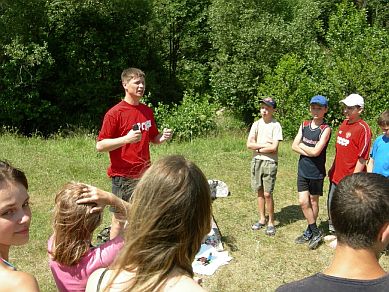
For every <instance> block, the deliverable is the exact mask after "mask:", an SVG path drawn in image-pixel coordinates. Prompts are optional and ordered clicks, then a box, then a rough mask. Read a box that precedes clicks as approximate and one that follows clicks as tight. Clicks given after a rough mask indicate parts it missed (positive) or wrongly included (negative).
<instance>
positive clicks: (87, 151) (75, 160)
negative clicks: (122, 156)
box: [0, 129, 389, 291]
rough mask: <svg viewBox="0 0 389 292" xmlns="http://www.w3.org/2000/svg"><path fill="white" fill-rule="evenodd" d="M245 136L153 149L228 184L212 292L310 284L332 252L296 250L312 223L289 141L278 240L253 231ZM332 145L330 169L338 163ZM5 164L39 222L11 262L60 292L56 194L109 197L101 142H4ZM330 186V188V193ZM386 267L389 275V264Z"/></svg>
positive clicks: (219, 207)
mask: <svg viewBox="0 0 389 292" xmlns="http://www.w3.org/2000/svg"><path fill="white" fill-rule="evenodd" d="M246 135H247V131H246V129H242V131H241V132H231V133H229V134H226V133H220V134H218V135H217V136H214V137H207V138H202V139H195V140H193V141H192V142H185V143H174V142H171V143H168V144H163V145H160V146H152V147H151V152H152V160H155V159H158V158H159V157H162V156H164V155H168V154H182V155H184V156H185V157H187V158H188V159H191V160H193V161H194V162H196V163H197V164H198V165H199V167H200V168H201V169H202V170H203V171H204V173H205V174H206V176H207V177H208V178H217V179H220V180H223V181H225V182H226V183H227V184H228V186H229V188H230V191H231V195H230V196H229V197H227V198H220V199H217V200H216V201H215V202H214V203H213V210H214V215H215V217H216V220H217V222H218V224H219V226H220V229H221V232H222V235H223V238H224V243H225V248H226V249H227V250H228V251H229V253H230V254H231V256H232V257H233V260H232V261H231V262H230V264H228V265H226V266H223V267H221V268H219V269H218V270H217V271H216V273H215V274H214V275H212V276H206V277H203V279H204V284H203V286H204V287H205V288H206V289H207V290H209V291H274V289H275V288H276V287H278V286H279V285H281V284H282V283H285V282H290V281H293V280H296V279H300V278H303V277H305V276H308V275H310V274H313V273H315V272H318V271H321V270H323V269H324V268H325V267H326V266H327V265H328V264H329V262H330V260H331V257H332V254H333V250H332V249H330V248H329V247H327V246H326V245H322V246H320V247H319V248H318V249H317V250H314V251H311V250H308V248H307V246H305V245H301V246H300V245H295V244H294V242H293V241H294V238H295V237H296V236H298V235H299V234H300V233H301V232H302V231H303V229H304V228H305V225H306V222H305V220H304V218H303V215H302V213H301V210H300V208H299V206H298V202H297V190H296V182H295V181H296V170H297V160H298V155H297V154H295V153H293V152H292V150H291V142H290V141H284V142H282V143H281V145H280V150H279V172H278V178H277V182H276V187H275V191H274V198H275V212H276V220H277V222H276V223H277V224H278V225H277V233H276V236H275V237H268V236H266V235H265V234H264V232H263V231H255V232H254V231H252V230H251V229H250V226H251V224H252V223H254V222H255V221H256V220H257V215H256V196H255V194H254V193H253V192H252V191H251V189H250V172H249V163H250V159H251V154H250V152H249V151H248V150H246V145H245V143H246ZM333 149H334V145H333V142H331V145H330V146H329V153H328V164H330V163H331V162H332V158H333ZM0 159H7V160H8V161H10V162H11V163H12V164H13V165H15V166H17V167H19V168H21V169H23V170H24V171H25V172H26V174H27V177H28V179H29V184H30V189H29V193H30V196H31V201H32V211H33V221H32V225H31V240H30V242H29V244H27V245H25V246H22V247H17V248H13V249H12V250H11V254H10V260H11V262H12V263H14V264H16V266H17V267H18V269H20V270H23V271H28V272H31V273H32V274H34V275H35V276H36V277H37V279H38V281H39V285H40V288H41V289H42V291H55V290H56V288H55V284H54V281H53V279H52V277H51V273H50V270H49V267H48V260H47V252H46V245H47V239H48V237H49V236H50V234H51V226H50V224H51V216H52V212H51V211H52V208H53V202H54V196H55V194H56V192H57V191H58V190H59V189H60V188H61V186H62V185H63V184H65V183H66V182H67V181H70V180H76V181H82V182H86V183H89V184H93V185H96V186H98V187H100V188H103V189H105V190H110V180H109V179H108V178H107V176H106V167H107V165H108V162H109V160H108V155H107V154H100V153H97V152H96V151H95V137H94V135H87V134H80V135H76V136H74V137H71V138H63V137H61V136H60V135H59V136H57V137H53V138H51V139H48V140H45V139H42V138H39V137H32V138H25V137H18V136H17V135H15V134H7V133H5V134H2V135H1V136H0ZM327 189H328V183H327V182H326V184H325V192H326V191H327ZM325 203H326V195H325V196H324V197H323V198H322V199H321V200H320V214H319V220H318V221H319V222H318V224H319V226H320V228H322V229H323V230H326V227H327V210H326V204H325ZM105 212H106V213H105V220H106V224H107V223H108V221H109V212H108V210H106V211H105ZM380 262H381V264H382V265H383V266H384V268H385V269H386V270H388V269H389V257H388V256H387V255H386V256H383V257H381V259H380Z"/></svg>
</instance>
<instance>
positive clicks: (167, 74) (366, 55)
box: [0, 0, 389, 139]
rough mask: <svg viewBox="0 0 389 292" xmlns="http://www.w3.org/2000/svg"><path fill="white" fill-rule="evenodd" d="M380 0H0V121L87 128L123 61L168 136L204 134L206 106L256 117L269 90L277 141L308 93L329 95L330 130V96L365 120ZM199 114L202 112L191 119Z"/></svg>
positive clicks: (383, 60) (370, 103) (374, 87)
mask: <svg viewBox="0 0 389 292" xmlns="http://www.w3.org/2000/svg"><path fill="white" fill-rule="evenodd" d="M388 5H389V4H388V3H387V1H385V0H374V1H351V0H323V1H317V0H278V1H275V0H265V1H263V0H262V1H255V0H242V1H232V2H231V1H227V0H196V1H195V0H185V1H184V0H178V1H177V0H175V1H173V0H149V1H141V0H131V1H129V0H124V1H118V0H101V1H91V0H77V1H75V0H70V1H69V0H55V1H45V0H31V1H26V0H12V1H11V0H4V1H2V2H1V3H0V125H4V126H11V127H15V128H17V129H18V131H19V132H21V133H25V134H31V133H36V132H38V133H42V134H44V135H47V134H50V133H53V132H56V131H57V130H58V129H60V128H62V129H63V128H67V127H74V126H76V127H77V126H81V127H85V128H88V129H97V128H99V126H100V123H101V119H102V117H103V115H104V113H105V111H106V110H107V109H108V108H109V107H110V106H112V105H113V104H115V103H116V102H117V101H118V100H119V99H120V97H121V96H123V89H122V87H121V84H120V73H121V71H122V70H123V69H124V68H127V67H139V68H141V69H142V70H144V71H145V72H146V75H147V76H146V79H147V80H146V81H147V91H148V92H147V99H146V100H147V102H150V103H152V104H153V105H154V107H155V108H156V118H157V120H158V121H159V123H160V125H161V126H162V125H171V126H172V127H175V128H176V133H177V136H176V137H178V138H179V139H190V138H193V137H194V136H196V135H202V134H204V133H208V132H209V131H210V130H212V128H213V126H212V123H213V122H214V119H215V117H216V116H215V112H216V110H215V109H216V107H224V108H227V109H228V110H229V111H232V112H233V113H234V114H235V115H236V116H237V117H239V118H240V119H241V120H242V121H244V122H245V123H246V124H247V125H248V124H249V123H251V122H252V121H253V118H254V117H255V116H256V115H258V99H259V98H260V97H263V96H268V95H272V96H274V97H275V98H276V99H277V101H278V103H279V111H278V114H277V117H278V118H279V120H280V122H281V124H282V126H283V128H284V131H285V136H286V137H292V136H293V135H294V133H295V131H296V128H297V125H298V124H299V122H300V120H301V119H303V118H305V117H306V116H307V113H308V106H307V104H308V101H309V98H310V97H311V96H312V95H315V94H322V95H326V96H327V97H328V98H329V100H330V110H329V114H328V119H329V121H330V122H331V123H332V125H334V126H337V125H338V124H339V122H340V120H341V119H342V113H341V112H340V110H339V104H338V101H339V100H340V99H342V98H344V97H345V96H346V95H348V94H350V93H353V92H357V93H360V94H361V95H362V96H364V97H365V99H366V104H367V106H366V110H365V113H364V117H365V119H367V120H368V121H371V122H372V121H374V120H375V118H376V117H377V116H378V115H379V113H380V112H381V111H383V110H384V109H385V108H389V98H388V97H389V93H388V92H389V84H388V82H387V80H388V78H389V61H388V60H389V58H388V57H389V33H388V30H387V29H388V27H389V21H388V19H389V18H388V16H389V9H388ZM196 102H199V105H198V106H197V107H196V106H194V105H195V103H196ZM207 107H209V108H207ZM184 108H185V109H184ZM199 111H200V113H199ZM204 113H206V114H205V116H206V117H207V118H206V119H202V118H201V117H196V115H200V116H202V115H203V114H204ZM197 128H199V129H202V130H201V131H200V130H198V129H197Z"/></svg>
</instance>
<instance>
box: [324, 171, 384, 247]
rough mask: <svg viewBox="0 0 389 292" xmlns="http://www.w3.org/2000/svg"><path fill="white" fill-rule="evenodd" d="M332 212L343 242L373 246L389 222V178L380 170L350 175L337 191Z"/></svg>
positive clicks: (352, 244) (353, 245)
mask: <svg viewBox="0 0 389 292" xmlns="http://www.w3.org/2000/svg"><path fill="white" fill-rule="evenodd" d="M330 212H331V218H332V224H333V225H334V227H335V230H336V235H337V239H338V242H339V243H343V244H347V245H348V246H350V247H352V248H354V249H359V248H369V247H372V246H373V244H374V243H375V242H376V240H377V236H378V233H379V230H380V229H381V227H382V226H383V225H384V224H385V223H386V222H389V178H386V177H384V176H382V175H380V174H376V173H354V174H352V175H349V176H346V177H345V178H344V179H342V180H341V181H340V183H339V184H338V186H337V188H336V190H335V193H334V197H333V199H332V202H331V206H330Z"/></svg>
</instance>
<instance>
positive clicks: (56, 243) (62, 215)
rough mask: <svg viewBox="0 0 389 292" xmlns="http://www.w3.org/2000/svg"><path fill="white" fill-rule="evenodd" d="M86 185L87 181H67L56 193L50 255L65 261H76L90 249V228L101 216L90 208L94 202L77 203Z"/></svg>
mask: <svg viewBox="0 0 389 292" xmlns="http://www.w3.org/2000/svg"><path fill="white" fill-rule="evenodd" d="M87 188H88V186H87V185H86V184H82V183H76V182H70V183H67V184H66V185H64V186H63V188H62V189H61V190H60V191H59V192H58V193H57V195H56V197H55V207H54V222H53V229H54V234H53V248H52V257H53V260H55V261H57V262H59V263H61V264H64V265H73V264H76V263H77V262H78V261H79V260H80V259H81V257H82V256H83V255H84V254H85V253H86V252H87V251H88V250H89V248H90V246H91V240H92V235H93V232H94V231H95V229H96V228H97V227H98V226H99V225H100V223H101V220H102V213H101V212H95V213H91V212H90V211H91V209H92V208H93V207H95V206H96V204H95V203H90V204H77V203H76V201H77V200H78V199H80V198H81V195H82V194H83V193H84V192H85V190H86V189H87Z"/></svg>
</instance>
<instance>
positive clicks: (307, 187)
mask: <svg viewBox="0 0 389 292" xmlns="http://www.w3.org/2000/svg"><path fill="white" fill-rule="evenodd" d="M323 184H324V179H323V178H322V179H311V178H305V177H302V176H297V191H298V192H299V193H300V192H306V191H308V192H309V193H310V194H311V195H312V196H323Z"/></svg>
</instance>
